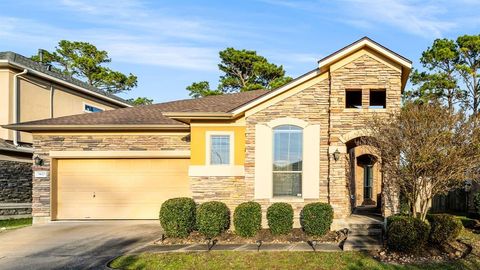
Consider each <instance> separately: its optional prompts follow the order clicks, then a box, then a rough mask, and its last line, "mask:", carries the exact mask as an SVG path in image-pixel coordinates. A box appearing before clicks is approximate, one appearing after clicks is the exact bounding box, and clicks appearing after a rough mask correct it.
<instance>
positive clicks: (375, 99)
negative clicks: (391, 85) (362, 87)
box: [368, 89, 387, 109]
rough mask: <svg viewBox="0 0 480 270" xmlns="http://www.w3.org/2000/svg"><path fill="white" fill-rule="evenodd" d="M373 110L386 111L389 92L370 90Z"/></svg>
mask: <svg viewBox="0 0 480 270" xmlns="http://www.w3.org/2000/svg"><path fill="white" fill-rule="evenodd" d="M368 107H369V108H372V109H385V108H386V107H387V91H386V90H385V89H371V90H370V104H369V106H368Z"/></svg>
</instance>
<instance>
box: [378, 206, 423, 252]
mask: <svg viewBox="0 0 480 270" xmlns="http://www.w3.org/2000/svg"><path fill="white" fill-rule="evenodd" d="M387 224H388V225H387V226H388V227H387V237H388V240H387V244H388V247H389V248H390V249H392V250H397V251H403V252H413V251H417V250H419V249H420V248H422V247H424V246H425V244H426V243H427V241H428V237H429V234H430V224H428V223H426V222H423V221H421V220H420V219H418V218H413V217H408V216H399V215H397V216H393V217H389V218H388V219H387Z"/></svg>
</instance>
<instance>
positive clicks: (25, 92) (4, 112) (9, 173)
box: [0, 52, 131, 218]
mask: <svg viewBox="0 0 480 270" xmlns="http://www.w3.org/2000/svg"><path fill="white" fill-rule="evenodd" d="M126 107H131V105H130V104H128V103H127V102H126V101H125V100H123V99H121V98H119V97H117V96H115V95H110V94H107V93H105V92H103V91H101V90H99V89H97V88H95V87H92V86H90V85H88V84H86V83H84V82H81V81H79V80H76V79H74V78H72V77H69V76H64V75H62V74H60V73H57V72H53V71H51V69H50V68H49V67H48V66H45V65H43V64H40V63H37V62H35V61H32V60H30V59H29V58H26V57H24V56H22V55H19V54H16V53H13V52H0V125H8V124H14V123H18V122H25V121H33V120H40V119H46V118H54V117H60V116H66V115H74V114H82V113H91V112H98V111H107V110H112V109H118V108H126ZM32 142H33V140H32V135H31V134H30V133H26V132H19V131H13V130H8V129H4V128H0V218H9V217H10V216H12V215H16V216H17V217H18V216H22V215H28V214H29V211H30V209H29V207H30V203H31V200H32V197H31V194H32V190H31V188H32V181H31V179H32V153H33V148H32Z"/></svg>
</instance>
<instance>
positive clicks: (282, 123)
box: [269, 118, 308, 201]
mask: <svg viewBox="0 0 480 270" xmlns="http://www.w3.org/2000/svg"><path fill="white" fill-rule="evenodd" d="M272 122H273V124H272ZM293 122H295V124H292V123H293ZM299 124H300V125H302V126H300V125H299ZM285 125H288V126H295V127H298V128H301V132H302V170H301V171H274V170H273V163H274V161H275V136H273V135H274V134H275V128H277V127H279V126H285ZM269 126H270V127H271V132H272V165H271V166H272V171H271V174H272V194H271V196H270V201H274V200H277V199H281V200H293V199H302V200H303V192H304V184H303V178H304V168H303V163H304V161H305V154H304V152H305V138H304V136H305V134H304V131H305V127H307V126H308V123H307V122H305V121H303V120H301V119H295V118H280V119H275V120H272V121H271V122H270V123H269ZM275 172H280V173H282V172H285V173H300V174H301V177H300V181H301V182H300V183H301V185H302V190H301V192H302V194H301V195H302V196H294V195H291V196H288V195H283V196H282V195H281V196H275V195H273V174H274V173H275Z"/></svg>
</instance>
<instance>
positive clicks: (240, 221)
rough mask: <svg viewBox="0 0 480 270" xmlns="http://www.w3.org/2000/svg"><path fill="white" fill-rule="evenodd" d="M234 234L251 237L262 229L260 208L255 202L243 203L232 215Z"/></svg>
mask: <svg viewBox="0 0 480 270" xmlns="http://www.w3.org/2000/svg"><path fill="white" fill-rule="evenodd" d="M233 225H234V226H235V232H236V233H237V234H238V235H240V236H242V237H252V236H255V234H257V232H258V231H259V230H260V229H261V228H262V208H261V207H260V204H258V203H256V202H244V203H241V204H239V205H238V206H237V208H235V212H234V213H233Z"/></svg>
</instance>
